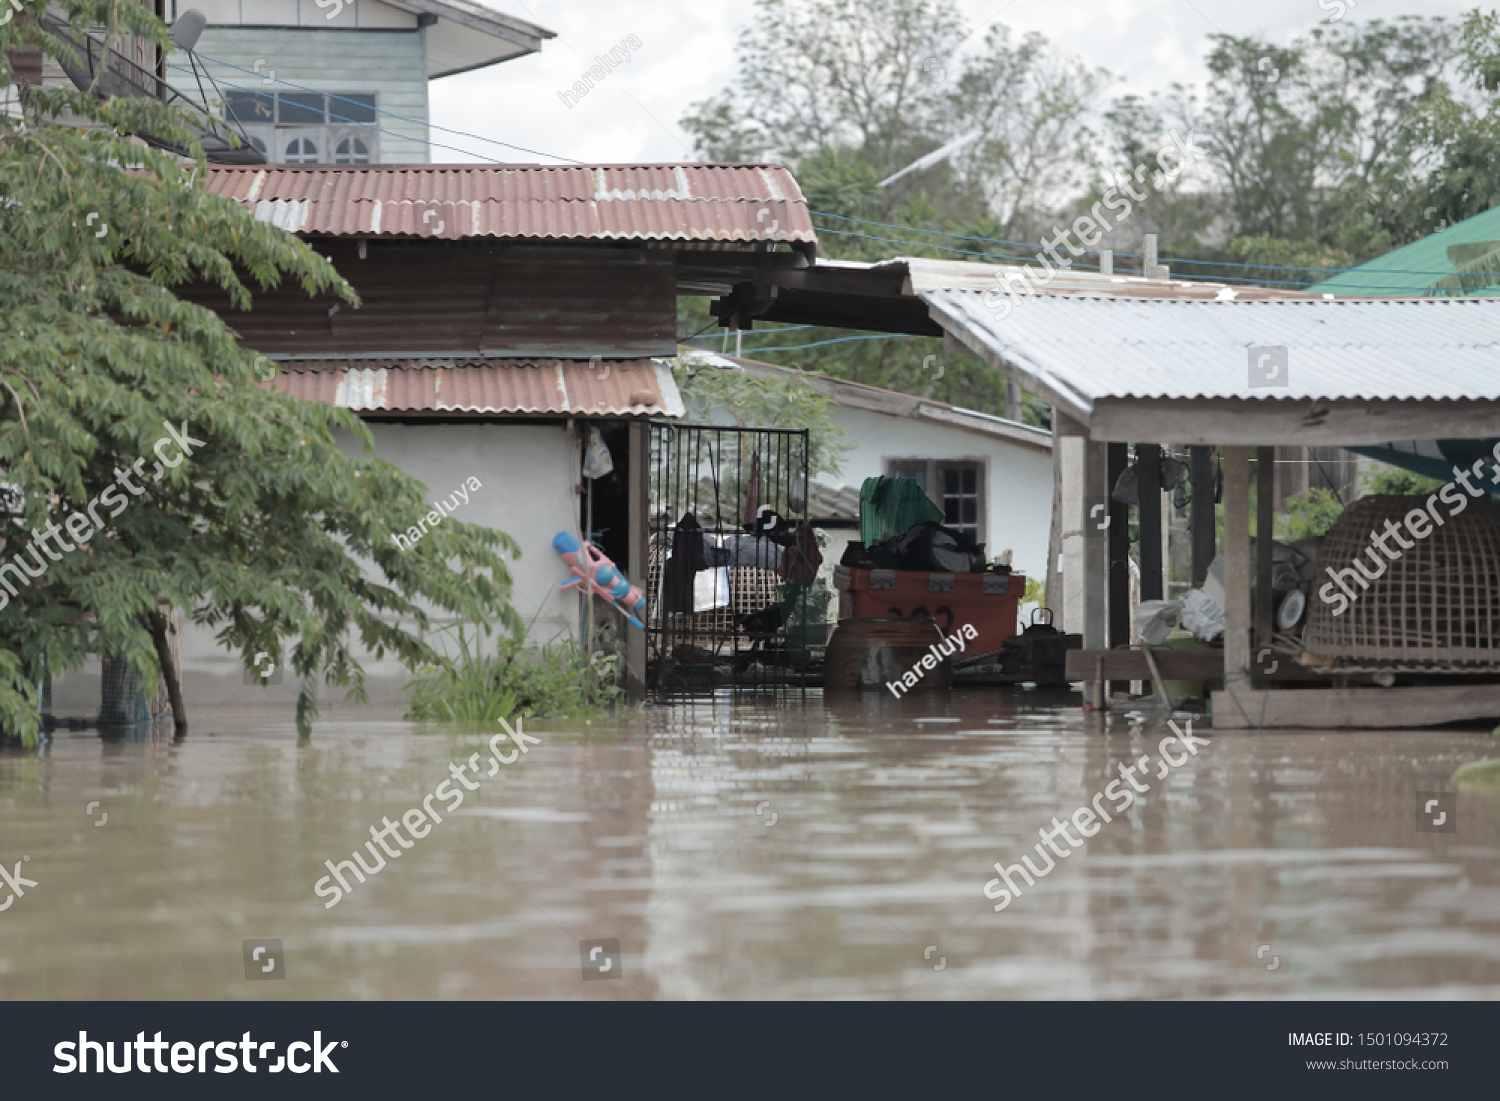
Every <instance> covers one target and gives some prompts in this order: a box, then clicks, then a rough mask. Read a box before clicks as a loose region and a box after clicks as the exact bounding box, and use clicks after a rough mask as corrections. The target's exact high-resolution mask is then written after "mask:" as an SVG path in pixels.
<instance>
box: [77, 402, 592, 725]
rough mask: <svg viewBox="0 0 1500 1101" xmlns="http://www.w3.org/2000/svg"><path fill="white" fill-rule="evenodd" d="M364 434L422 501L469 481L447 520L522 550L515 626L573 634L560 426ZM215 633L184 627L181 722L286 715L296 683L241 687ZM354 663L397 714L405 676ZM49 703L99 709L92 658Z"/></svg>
mask: <svg viewBox="0 0 1500 1101" xmlns="http://www.w3.org/2000/svg"><path fill="white" fill-rule="evenodd" d="M370 431H371V434H372V435H373V436H374V439H375V453H376V454H377V455H379V456H380V457H381V458H382V459H385V460H386V461H387V462H390V463H392V464H394V465H395V466H397V467H399V468H400V469H401V470H404V471H405V472H406V473H408V474H411V475H412V476H413V477H416V478H418V479H420V480H421V481H422V482H423V483H425V484H426V486H427V488H428V494H427V499H428V500H429V501H436V500H438V499H442V500H443V501H445V502H446V501H447V499H448V497H449V495H450V494H452V493H454V491H455V490H456V489H457V488H458V487H459V486H460V485H461V484H463V483H465V482H466V481H467V480H468V479H469V478H470V477H471V476H472V477H474V478H477V479H478V480H479V482H480V487H481V488H479V489H477V490H471V491H470V492H469V502H468V504H466V505H465V504H462V503H460V504H459V506H458V508H457V509H456V510H455V511H454V513H453V518H454V519H455V520H462V521H465V522H467V523H473V524H483V525H485V526H486V527H492V528H498V529H499V530H501V531H503V532H505V533H506V534H508V535H510V536H511V537H512V538H514V539H515V540H516V541H517V542H518V543H519V544H520V547H521V556H520V558H519V559H518V560H516V561H514V562H512V563H511V564H510V571H511V577H512V579H513V582H514V589H513V593H512V604H513V606H514V607H515V609H516V612H517V613H518V614H519V615H520V617H521V621H522V622H523V623H526V624H530V625H531V628H530V633H529V639H530V641H531V642H533V643H537V644H540V643H544V642H547V641H549V640H551V639H553V638H556V637H559V636H562V637H576V636H577V634H578V630H577V628H578V616H579V601H578V597H577V596H576V595H575V594H574V593H573V592H572V591H569V592H566V593H562V592H559V591H558V588H557V586H558V583H559V582H560V581H564V580H566V579H567V577H568V572H567V566H566V564H565V563H564V562H563V561H562V559H561V558H560V557H558V554H557V552H556V551H554V550H553V549H552V538H553V536H555V535H556V534H557V533H558V532H559V531H564V530H566V531H571V532H573V533H574V534H575V535H576V534H578V521H577V506H576V504H575V502H576V500H577V497H576V495H575V493H574V491H573V486H574V482H575V480H576V475H575V471H576V469H577V466H578V448H577V444H576V443H575V442H573V439H574V438H573V437H570V435H569V432H568V430H567V429H566V428H564V427H560V426H559V427H547V426H531V425H483V424H475V425H432V426H424V425H416V426H413V425H390V424H374V425H371V426H370ZM356 446H357V445H356V444H355V443H354V441H353V440H352V439H351V440H349V441H348V442H347V444H346V446H345V450H347V451H349V452H350V453H354V451H355V448H356ZM443 522H445V523H446V522H447V521H443ZM374 568H375V567H373V566H372V567H371V569H374ZM447 622H449V621H448V620H447V619H446V618H437V619H435V621H434V623H435V625H437V626H441V625H444V624H446V623H447ZM407 626H408V627H413V628H414V626H415V625H414V624H411V623H408V624H407ZM213 635H214V632H213V631H211V630H208V629H205V628H200V627H197V626H196V625H194V624H191V623H186V624H184V631H183V638H182V665H183V692H184V694H185V696H186V699H187V706H188V719H189V722H190V723H192V724H193V726H194V727H195V728H196V729H200V730H202V729H211V722H212V715H213V712H214V711H215V710H217V709H220V708H239V707H247V706H249V707H267V708H271V709H274V710H275V711H278V712H284V713H285V715H288V716H289V715H291V714H292V713H293V709H294V707H295V703H296V697H297V689H298V684H297V682H296V680H295V678H294V677H292V676H290V675H288V676H284V677H283V678H282V681H283V682H282V683H281V684H280V685H271V686H268V687H265V688H262V687H260V686H259V685H258V684H250V685H247V684H245V683H244V673H243V670H242V666H241V662H240V658H239V655H238V654H234V653H230V652H229V651H227V650H224V649H222V648H221V647H219V646H217V645H216V644H215V642H214V638H213ZM491 645H493V640H492V641H491ZM359 658H360V663H361V664H362V665H363V666H364V669H365V673H366V676H367V687H368V691H369V697H370V703H371V705H373V706H376V707H379V708H382V709H384V713H386V714H389V713H390V709H392V708H401V709H404V707H405V703H406V695H405V691H404V689H405V685H406V684H407V682H408V681H409V680H410V679H411V674H410V673H408V672H407V671H406V669H405V668H404V667H402V665H401V663H400V662H398V661H396V660H394V659H392V658H390V657H386V658H384V659H382V660H379V661H377V660H375V659H373V658H371V657H369V656H368V655H366V654H360V655H359ZM343 699H344V690H343V689H333V688H328V687H325V686H323V685H321V684H320V685H319V686H318V700H319V705H320V707H321V708H324V709H332V708H335V707H341V706H345V705H344V703H343ZM54 705H55V710H56V711H57V713H58V714H59V715H91V714H93V713H95V712H96V711H97V710H98V707H99V666H98V661H97V660H94V661H91V662H90V663H89V665H88V666H87V667H86V668H84V669H82V670H79V671H77V672H75V673H72V674H69V675H68V676H67V677H65V678H61V679H59V681H58V682H57V683H56V684H55V685H54ZM399 713H400V712H399V711H398V712H397V715H399Z"/></svg>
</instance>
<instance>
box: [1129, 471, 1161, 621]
mask: <svg viewBox="0 0 1500 1101" xmlns="http://www.w3.org/2000/svg"><path fill="white" fill-rule="evenodd" d="M1135 488H1136V493H1137V495H1138V496H1139V498H1140V503H1139V505H1138V506H1137V507H1138V508H1139V512H1138V514H1137V515H1138V516H1139V518H1140V524H1139V530H1140V536H1141V599H1142V600H1161V599H1162V598H1163V596H1164V595H1165V594H1163V592H1162V587H1161V551H1162V546H1161V445H1160V444H1154V443H1138V444H1136V445H1135Z"/></svg>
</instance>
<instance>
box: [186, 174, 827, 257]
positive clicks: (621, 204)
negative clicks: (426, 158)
mask: <svg viewBox="0 0 1500 1101" xmlns="http://www.w3.org/2000/svg"><path fill="white" fill-rule="evenodd" d="M205 186H206V187H207V189H208V190H209V191H211V192H213V193H214V194H216V195H223V196H225V197H227V198H231V199H234V200H236V201H237V202H240V203H243V204H244V205H246V206H248V207H250V208H251V209H253V210H254V211H255V216H256V218H257V219H259V220H260V221H263V222H268V223H270V224H272V225H277V226H280V227H281V228H283V229H286V230H289V231H291V232H293V233H308V234H320V235H325V236H357V237H365V236H383V237H418V238H423V237H432V238H438V239H446V240H462V239H467V238H474V237H496V238H516V239H527V240H563V241H578V240H639V241H712V242H717V243H722V244H735V243H775V242H799V243H807V244H816V243H817V234H816V232H815V231H814V229H813V224H812V219H811V218H810V217H809V216H808V213H807V200H806V199H804V198H803V197H802V192H801V190H800V189H799V188H798V187H797V182H796V181H795V180H794V179H792V175H791V173H790V172H788V171H787V170H786V169H785V168H784V167H783V166H781V165H779V164H660V165H594V166H589V165H576V166H575V165H556V166H554V165H490V164H453V165H439V164H421V165H413V164H407V165H390V164H378V165H377V164H372V165H288V164H273V165H262V166H249V167H237V166H228V165H216V166H213V167H211V168H210V170H209V173H208V180H207V183H206V185H205Z"/></svg>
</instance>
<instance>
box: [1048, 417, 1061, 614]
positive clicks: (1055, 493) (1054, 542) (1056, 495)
mask: <svg viewBox="0 0 1500 1101" xmlns="http://www.w3.org/2000/svg"><path fill="white" fill-rule="evenodd" d="M1057 429H1058V417H1057V413H1056V411H1055V410H1054V411H1053V414H1052V525H1051V530H1050V531H1049V532H1048V534H1047V573H1046V578H1047V592H1046V594H1045V601H1046V606H1047V607H1048V608H1050V609H1051V610H1052V615H1053V618H1054V619H1056V620H1057V622H1058V625H1059V629H1060V628H1061V624H1062V610H1063V597H1064V593H1063V575H1062V532H1063V504H1062V503H1063V493H1062V485H1063V476H1062V468H1063V461H1062V434H1061V433H1060V432H1058V430H1057Z"/></svg>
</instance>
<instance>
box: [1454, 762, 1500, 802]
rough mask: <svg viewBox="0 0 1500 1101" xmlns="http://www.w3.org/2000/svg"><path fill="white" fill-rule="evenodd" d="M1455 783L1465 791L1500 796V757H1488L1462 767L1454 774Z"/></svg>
mask: <svg viewBox="0 0 1500 1101" xmlns="http://www.w3.org/2000/svg"><path fill="white" fill-rule="evenodd" d="M1453 782H1454V784H1455V785H1457V786H1458V787H1459V788H1460V789H1463V790H1470V791H1474V792H1476V793H1478V794H1484V795H1500V757H1486V758H1484V760H1481V761H1470V762H1469V763H1468V764H1466V765H1460V766H1459V767H1458V770H1457V771H1456V772H1454V773H1453Z"/></svg>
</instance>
